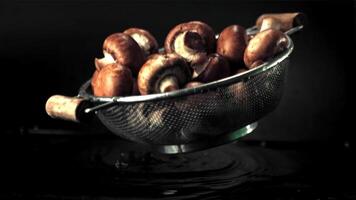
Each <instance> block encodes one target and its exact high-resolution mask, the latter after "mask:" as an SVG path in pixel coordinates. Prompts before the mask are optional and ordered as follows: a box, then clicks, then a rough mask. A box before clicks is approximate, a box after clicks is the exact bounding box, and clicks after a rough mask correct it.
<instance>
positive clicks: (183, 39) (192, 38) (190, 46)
mask: <svg viewBox="0 0 356 200" xmlns="http://www.w3.org/2000/svg"><path fill="white" fill-rule="evenodd" d="M174 50H175V52H176V53H177V54H178V55H180V56H182V57H183V58H184V59H186V60H187V61H188V62H195V61H196V60H199V59H200V57H201V56H202V54H203V55H205V54H206V53H205V52H204V45H203V40H202V38H201V37H200V36H199V34H198V33H194V32H190V31H186V32H183V33H181V34H179V35H178V36H177V37H176V39H175V40H174Z"/></svg>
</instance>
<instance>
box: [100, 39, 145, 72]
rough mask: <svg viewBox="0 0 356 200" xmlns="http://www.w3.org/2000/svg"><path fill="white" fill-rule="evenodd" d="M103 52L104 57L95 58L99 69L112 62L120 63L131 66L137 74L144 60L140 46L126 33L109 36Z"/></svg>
mask: <svg viewBox="0 0 356 200" xmlns="http://www.w3.org/2000/svg"><path fill="white" fill-rule="evenodd" d="M103 54H104V58H101V59H98V58H96V59H95V66H96V68H97V69H101V68H103V67H104V66H105V65H107V64H110V63H118V64H120V65H123V66H126V67H129V68H130V69H131V71H132V73H133V74H135V75H136V74H137V73H138V72H139V70H140V68H141V66H142V64H143V62H144V55H143V53H142V51H141V48H140V46H139V45H138V44H137V43H136V42H135V40H133V39H132V38H131V37H130V36H128V35H126V34H124V33H114V34H111V35H110V36H108V37H107V38H106V39H105V41H104V44H103Z"/></svg>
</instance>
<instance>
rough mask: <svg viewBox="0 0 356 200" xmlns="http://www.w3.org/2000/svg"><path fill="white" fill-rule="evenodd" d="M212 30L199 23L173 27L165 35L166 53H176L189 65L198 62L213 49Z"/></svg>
mask: <svg viewBox="0 0 356 200" xmlns="http://www.w3.org/2000/svg"><path fill="white" fill-rule="evenodd" d="M215 44H216V40H215V33H214V31H213V29H212V28H211V27H210V26H209V25H207V24H205V23H204V22H200V21H191V22H187V23H182V24H179V25H177V26H175V27H174V28H173V29H172V30H171V31H170V32H169V33H168V35H167V37H166V40H165V43H164V47H165V50H166V52H167V53H174V52H175V53H177V54H178V55H180V56H182V57H183V58H185V59H186V60H187V61H188V62H189V63H194V62H198V61H199V60H200V59H201V58H202V57H204V56H206V54H208V53H212V52H213V51H214V49H215Z"/></svg>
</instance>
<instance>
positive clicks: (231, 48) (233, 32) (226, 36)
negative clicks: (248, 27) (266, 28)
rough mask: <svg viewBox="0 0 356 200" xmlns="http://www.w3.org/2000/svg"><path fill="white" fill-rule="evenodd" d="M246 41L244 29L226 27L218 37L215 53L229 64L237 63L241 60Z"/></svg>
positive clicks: (237, 26)
mask: <svg viewBox="0 0 356 200" xmlns="http://www.w3.org/2000/svg"><path fill="white" fill-rule="evenodd" d="M247 41H248V37H247V34H246V31H245V28H243V27H242V26H239V25H231V26H228V27H226V28H225V29H224V30H223V31H222V32H221V33H220V35H219V38H218V41H217V48H216V52H217V53H218V54H220V55H222V56H223V57H225V58H226V59H227V60H228V61H229V62H230V63H239V62H241V61H242V60H243V54H244V50H245V48H246V45H247ZM232 66H234V65H232Z"/></svg>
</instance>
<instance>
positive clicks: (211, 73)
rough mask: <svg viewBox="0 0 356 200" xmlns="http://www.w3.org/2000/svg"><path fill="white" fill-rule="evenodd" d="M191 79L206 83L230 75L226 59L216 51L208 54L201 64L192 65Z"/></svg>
mask: <svg viewBox="0 0 356 200" xmlns="http://www.w3.org/2000/svg"><path fill="white" fill-rule="evenodd" d="M192 68H193V79H194V80H196V81H200V82H203V83H208V82H212V81H216V80H219V79H222V78H225V77H227V76H229V75H230V66H229V63H228V61H227V60H226V59H225V58H224V57H222V56H220V55H219V54H217V53H214V54H210V55H209V56H208V57H207V58H206V59H205V60H204V61H203V62H202V63H201V64H197V65H193V66H192Z"/></svg>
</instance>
